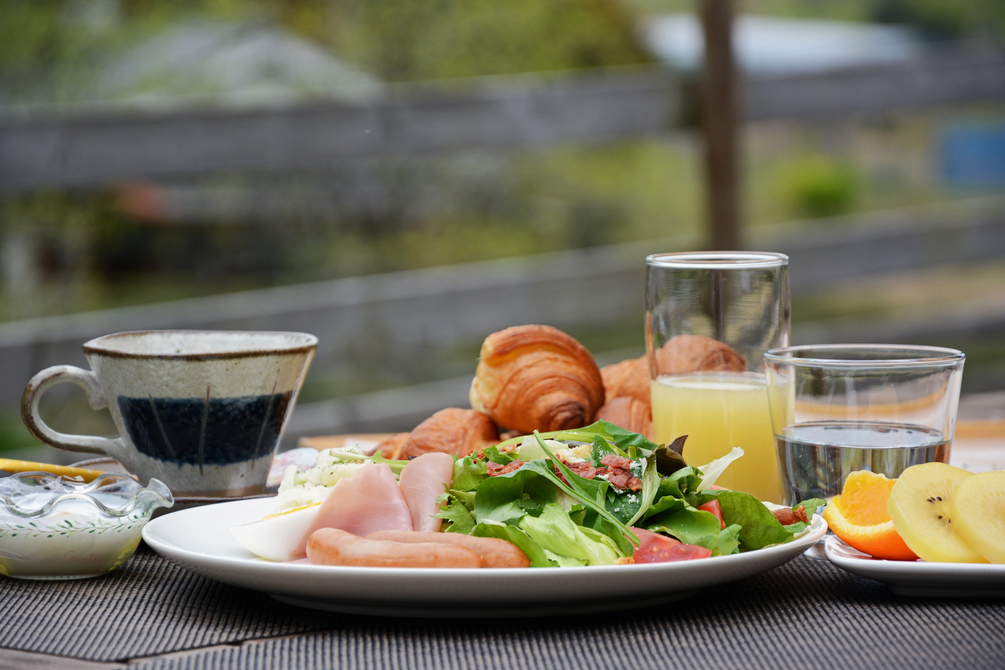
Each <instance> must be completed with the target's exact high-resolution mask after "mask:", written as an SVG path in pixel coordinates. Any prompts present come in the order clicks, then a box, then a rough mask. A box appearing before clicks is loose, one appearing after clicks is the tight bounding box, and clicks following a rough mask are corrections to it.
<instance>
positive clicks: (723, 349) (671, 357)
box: [656, 335, 747, 375]
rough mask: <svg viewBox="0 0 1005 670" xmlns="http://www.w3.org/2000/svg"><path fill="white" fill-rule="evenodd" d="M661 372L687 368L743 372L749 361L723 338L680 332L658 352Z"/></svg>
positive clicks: (694, 370)
mask: <svg viewBox="0 0 1005 670" xmlns="http://www.w3.org/2000/svg"><path fill="white" fill-rule="evenodd" d="M656 360H657V362H658V363H659V373H660V374H661V375H678V374H684V373H687V372H709V371H716V370H722V371H725V372H743V371H744V370H745V369H746V367H747V361H746V360H744V358H743V356H741V355H740V354H739V352H737V351H736V349H733V348H732V347H730V346H729V345H728V344H725V343H724V342H719V341H718V340H713V339H712V338H710V337H703V336H701V335H677V336H676V337H671V338H670V340H669V341H668V342H667V343H666V344H664V345H663V347H662V348H661V349H660V350H659V352H658V353H657V354H656Z"/></svg>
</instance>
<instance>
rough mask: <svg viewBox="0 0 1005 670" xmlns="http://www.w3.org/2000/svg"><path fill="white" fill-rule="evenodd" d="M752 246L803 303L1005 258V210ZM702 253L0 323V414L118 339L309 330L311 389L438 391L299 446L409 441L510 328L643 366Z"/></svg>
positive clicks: (972, 319)
mask: <svg viewBox="0 0 1005 670" xmlns="http://www.w3.org/2000/svg"><path fill="white" fill-rule="evenodd" d="M753 243H754V246H755V247H757V248H762V249H767V250H772V251H781V252H784V253H787V254H789V256H790V259H791V262H790V269H791V282H792V291H793V298H794V300H796V301H798V300H799V299H801V298H804V297H806V296H810V295H813V294H816V293H822V292H824V291H826V290H827V288H828V287H832V286H834V285H836V284H838V283H840V282H842V281H845V280H848V279H853V278H863V277H882V276H884V275H888V274H895V273H903V272H910V271H917V270H922V269H926V268H931V267H936V266H956V267H959V266H974V265H977V264H980V263H982V262H988V261H994V260H996V259H1000V258H1002V257H1003V256H1005V198H989V199H980V200H970V201H963V202H958V203H953V204H948V205H942V206H936V207H926V208H919V209H912V210H897V211H890V212H886V213H879V214H870V215H868V216H860V217H848V218H843V219H830V220H820V221H814V222H809V223H797V224H792V225H787V226H777V227H771V228H766V229H762V230H756V231H754V235H753ZM693 244H694V240H691V239H683V238H675V239H662V240H652V241H649V242H641V243H633V244H626V245H616V246H608V247H599V248H593V249H588V250H582V251H570V252H562V253H555V254H542V255H539V256H530V257H521V258H512V259H504V260H498V261H490V262H480V263H471V264H466V265H457V266H451V267H441V268H434V269H429V270H420V271H411V272H400V273H393V274H386V275H376V276H369V277H355V278H350V279H338V280H334V281H326V282H319V283H313V284H304V285H300V286H288V287H282V288H274V289H267V290H259V291H248V292H242V293H233V294H229V295H219V296H214V297H211V298H200V299H190V300H181V301H176V302H169V303H162V304H155V305H146V306H141V307H131V308H125V309H116V310H108V311H105V312H93V313H85V314H76V315H69V316H60V317H51V318H44V319H33V320H27V321H20V322H13V323H6V324H0V369H3V370H4V374H3V376H2V377H0V406H6V407H11V406H13V405H16V403H17V402H18V401H19V398H20V396H21V393H22V391H23V389H24V386H25V383H26V382H27V380H28V379H29V378H30V377H31V376H32V374H34V373H35V372H37V371H38V370H41V369H42V368H44V367H47V366H50V365H57V364H73V365H80V366H84V365H86V362H85V360H84V358H83V354H82V352H81V350H80V345H81V344H82V343H83V342H85V341H86V340H88V339H90V338H92V337H96V336H99V335H102V334H106V333H109V332H117V331H123V330H134V329H153V328H221V329H252V330H259V329H261V330H297V331H306V332H310V333H313V334H315V335H317V336H318V338H319V339H320V342H321V343H320V346H319V349H318V354H317V357H316V358H315V361H314V363H313V364H312V372H311V374H312V375H316V376H322V375H325V374H328V373H330V372H331V371H332V370H337V369H339V368H340V367H344V366H347V365H354V366H357V367H361V368H363V369H367V370H370V371H371V372H372V373H373V374H374V375H375V376H380V375H386V376H387V375H391V374H396V375H399V378H400V379H401V383H402V384H403V385H409V384H423V383H425V384H427V385H426V386H418V387H416V388H414V389H411V390H409V389H407V388H406V389H399V390H393V391H386V392H379V393H378V394H376V395H361V396H356V397H349V398H341V399H335V400H330V401H325V402H320V403H313V404H307V403H305V404H302V406H301V407H299V408H298V410H297V413H296V414H295V416H294V420H293V425H292V426H291V435H292V436H296V435H298V434H314V433H318V432H337V431H339V430H347V431H361V430H375V429H380V430H392V429H394V428H396V427H407V426H408V425H409V422H411V421H412V419H413V418H415V417H420V418H422V417H424V416H428V414H430V413H431V412H432V411H435V409H438V408H441V407H444V406H448V405H456V404H463V403H464V402H465V401H466V397H467V389H466V384H467V382H466V381H464V380H465V379H467V380H468V381H470V374H471V373H472V372H473V369H474V360H473V358H472V359H471V360H470V361H468V362H467V364H466V365H464V366H462V368H460V369H452V368H441V367H438V361H441V360H445V359H446V358H447V355H446V353H447V352H450V351H452V350H456V349H458V348H466V350H470V349H471V348H474V350H475V351H476V350H477V346H478V344H479V343H480V342H481V340H482V339H483V338H484V337H485V336H486V335H487V334H489V333H491V332H493V331H495V330H499V329H501V328H505V327H507V326H510V325H515V324H519V323H548V324H552V325H555V326H557V327H559V328H563V329H566V330H571V331H587V330H590V329H603V328H609V327H610V325H611V324H612V323H636V322H637V323H639V324H640V325H639V338H638V347H637V349H634V350H629V351H617V352H603V351H600V352H595V353H596V354H597V357H598V359H600V360H601V361H602V362H604V361H609V360H614V359H616V358H618V357H620V356H628V355H640V354H641V352H642V331H641V328H642V327H641V315H642V313H643V284H644V258H645V256H646V255H647V254H649V253H653V252H655V251H664V250H670V249H684V248H691V247H693ZM796 322H797V325H796V327H795V328H794V333H793V341H795V342H827V341H852V342H863V341H886V342H890V341H902V342H915V343H926V342H927V343H953V342H966V341H968V338H972V337H974V336H975V334H978V335H981V336H983V337H1000V336H1002V335H1005V306H1000V308H999V309H997V310H996V309H988V308H986V307H983V308H981V310H980V311H977V312H974V313H968V312H952V311H950V312H946V313H940V314H938V315H937V318H935V317H933V316H932V315H929V316H928V318H924V319H919V320H917V321H903V320H901V319H898V320H887V319H883V318H869V319H864V320H861V321H855V322H842V323H841V324H837V325H835V324H812V323H799V321H798V314H796ZM968 375H969V376H972V373H971V371H970V370H968Z"/></svg>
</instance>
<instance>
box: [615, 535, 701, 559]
mask: <svg viewBox="0 0 1005 670" xmlns="http://www.w3.org/2000/svg"><path fill="white" fill-rule="evenodd" d="M632 532H633V533H635V534H636V535H638V536H639V540H641V541H642V543H641V544H640V545H639V547H638V548H636V549H635V553H634V554H632V558H634V559H635V562H636V563H670V562H673V561H690V560H692V559H695V558H708V557H709V556H711V555H712V552H711V551H709V550H708V549H706V548H705V547H697V546H695V545H693V544H684V543H682V542H680V541H678V540H675V539H674V538H672V537H667V536H666V535H660V534H659V533H654V532H652V531H649V530H642V529H641V528H632Z"/></svg>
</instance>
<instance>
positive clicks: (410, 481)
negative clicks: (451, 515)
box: [398, 452, 454, 532]
mask: <svg viewBox="0 0 1005 670" xmlns="http://www.w3.org/2000/svg"><path fill="white" fill-rule="evenodd" d="M453 476H454V459H453V457H451V456H450V454H444V453H439V452H429V453H425V454H422V455H421V456H419V457H418V458H413V459H412V460H411V461H409V462H408V465H406V466H405V467H404V469H402V471H401V474H400V475H399V477H398V486H399V487H400V488H401V494H402V495H403V496H404V498H405V502H406V503H407V504H408V509H409V510H410V511H411V515H412V528H413V530H418V531H425V532H436V531H438V530H439V529H440V523H441V522H442V521H443V520H442V519H436V518H433V516H432V515H433V514H436V513H437V512H439V511H440V507H439V505H437V504H436V499H437V498H439V497H440V496H441V495H443V492H444V491H445V490H446V489H447V487H449V486H450V482H451V480H452V479H453Z"/></svg>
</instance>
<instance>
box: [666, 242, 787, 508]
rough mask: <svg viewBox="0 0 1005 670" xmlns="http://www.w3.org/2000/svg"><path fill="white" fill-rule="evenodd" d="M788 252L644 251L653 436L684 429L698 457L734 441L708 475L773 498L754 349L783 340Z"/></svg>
mask: <svg viewBox="0 0 1005 670" xmlns="http://www.w3.org/2000/svg"><path fill="white" fill-rule="evenodd" d="M788 261H789V259H788V257H786V256H785V255H783V254H775V253H764V252H721V251H720V252H715V251H713V252H691V253H666V254H654V255H652V256H649V257H648V258H647V259H646V349H647V353H648V360H649V376H650V389H651V398H652V411H653V432H654V433H655V436H656V440H657V442H660V443H669V442H671V441H672V440H674V439H675V438H677V437H678V436H681V435H687V436H688V439H687V444H686V445H685V446H684V458H686V459H687V462H688V463H690V464H692V465H704V464H705V463H708V462H710V461H712V460H714V459H716V458H720V457H722V456H725V455H726V454H728V453H729V452H730V450H731V449H733V447H742V448H743V450H744V452H745V453H744V456H743V458H741V459H740V460H739V461H737V462H736V463H734V464H733V465H731V466H730V467H729V469H727V470H726V472H724V473H723V474H722V475H721V476H720V478H719V480H718V481H717V483H718V484H719V485H721V486H725V487H726V488H730V489H735V490H738V491H746V492H747V493H751V494H753V495H755V496H757V497H758V498H759V499H760V500H767V501H771V502H776V503H777V502H780V501H781V495H782V486H781V479H780V476H779V472H778V459H777V457H776V456H775V440H774V435H773V433H772V430H771V417H770V412H769V410H768V389H767V381H766V379H765V377H764V353H765V352H766V351H768V350H769V349H772V348H774V347H782V346H785V345H787V344H788V343H789V274H788Z"/></svg>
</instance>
